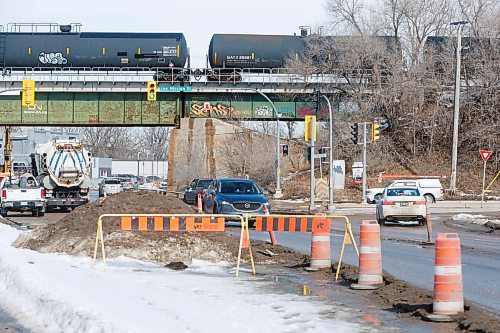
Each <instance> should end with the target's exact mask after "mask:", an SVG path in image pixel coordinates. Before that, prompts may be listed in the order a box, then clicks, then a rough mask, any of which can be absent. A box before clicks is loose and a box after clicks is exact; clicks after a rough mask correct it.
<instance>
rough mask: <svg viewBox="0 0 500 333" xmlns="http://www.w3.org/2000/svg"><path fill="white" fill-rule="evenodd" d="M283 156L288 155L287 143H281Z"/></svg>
mask: <svg viewBox="0 0 500 333" xmlns="http://www.w3.org/2000/svg"><path fill="white" fill-rule="evenodd" d="M283 156H288V145H283Z"/></svg>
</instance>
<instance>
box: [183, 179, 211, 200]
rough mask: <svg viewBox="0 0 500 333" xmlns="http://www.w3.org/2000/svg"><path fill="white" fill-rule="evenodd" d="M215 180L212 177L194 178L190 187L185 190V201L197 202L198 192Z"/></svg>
mask: <svg viewBox="0 0 500 333" xmlns="http://www.w3.org/2000/svg"><path fill="white" fill-rule="evenodd" d="M212 181H213V179H211V178H197V179H193V181H192V182H191V184H189V187H188V188H187V189H186V191H184V202H185V203H187V204H196V202H197V200H198V194H202V193H201V192H202V191H203V190H205V189H207V188H208V186H209V185H210V183H211V182H212Z"/></svg>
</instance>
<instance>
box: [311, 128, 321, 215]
mask: <svg viewBox="0 0 500 333" xmlns="http://www.w3.org/2000/svg"><path fill="white" fill-rule="evenodd" d="M310 125H311V132H310V133H311V141H310V142H311V177H310V178H311V182H310V188H311V193H310V201H309V210H315V209H316V205H315V204H314V201H315V200H316V198H315V196H314V185H315V183H316V179H315V178H314V129H315V128H316V121H315V119H313V120H312V121H311V123H310ZM320 163H321V161H320Z"/></svg>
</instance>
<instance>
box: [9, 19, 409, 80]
mask: <svg viewBox="0 0 500 333" xmlns="http://www.w3.org/2000/svg"><path fill="white" fill-rule="evenodd" d="M39 26H41V27H42V28H43V27H45V28H47V27H48V31H45V32H39V31H40V30H41V29H39ZM80 26H81V25H79V24H70V25H56V24H45V25H39V24H9V25H7V29H6V30H5V31H4V32H1V31H2V30H0V67H3V68H4V69H6V68H42V69H59V70H60V69H67V68H74V69H77V68H93V69H97V70H99V69H103V68H104V69H106V68H120V69H134V68H150V69H154V70H155V71H158V72H159V73H161V75H160V77H159V80H160V79H161V78H167V76H166V75H167V74H172V75H173V74H175V75H177V76H178V77H180V78H182V77H183V76H184V75H186V73H187V74H189V71H190V70H191V69H190V68H187V67H189V61H188V58H189V50H188V47H187V42H186V39H185V37H184V35H183V34H182V33H108V32H88V33H85V32H80ZM26 30H27V31H26ZM315 37H317V36H314V35H313V36H308V35H307V34H306V33H302V34H301V35H300V36H296V35H291V36H280V35H242V34H215V35H213V37H212V39H211V41H210V45H209V50H208V51H209V55H208V61H209V64H210V67H211V70H210V71H209V72H204V73H202V74H205V75H207V76H213V75H214V74H215V75H220V74H221V73H228V72H235V70H247V71H252V70H257V69H261V70H262V69H274V68H282V67H284V65H285V62H286V60H287V59H288V58H289V57H290V56H293V55H295V56H298V55H300V54H304V53H306V52H305V51H306V50H307V47H308V45H309V43H311V41H312V42H313V43H318V41H322V42H324V43H325V45H326V44H328V47H325V49H328V51H326V52H325V55H324V57H322V59H318V61H334V60H335V59H337V60H338V58H339V54H340V53H346V52H352V48H349V47H347V48H346V47H345V44H346V41H354V43H357V44H360V42H361V40H360V38H361V37H319V38H315ZM369 38H371V39H373V40H377V41H382V44H383V45H384V48H385V49H386V50H389V51H391V50H397V52H399V54H400V53H401V51H400V47H397V43H396V40H395V39H394V38H393V37H382V36H375V37H369ZM332 45H334V46H333V47H332ZM336 46H338V47H336ZM358 50H359V48H358ZM354 52H356V51H354ZM370 66H371V65H370V64H367V65H366V67H370ZM195 74H196V73H195ZM198 74H200V72H199V70H198ZM168 78H169V79H170V78H172V77H171V76H168Z"/></svg>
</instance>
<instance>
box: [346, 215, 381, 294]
mask: <svg viewBox="0 0 500 333" xmlns="http://www.w3.org/2000/svg"><path fill="white" fill-rule="evenodd" d="M359 240H360V246H359V276H358V283H357V284H352V285H351V288H352V289H377V288H378V286H377V285H378V284H381V283H382V282H383V279H382V251H381V246H380V225H379V224H378V222H377V221H363V222H362V223H361V226H360V232H359Z"/></svg>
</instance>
